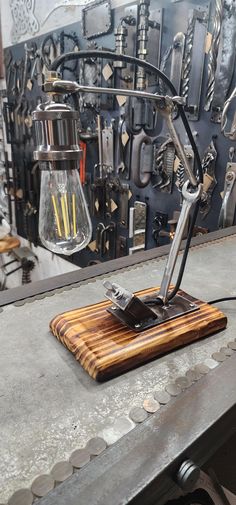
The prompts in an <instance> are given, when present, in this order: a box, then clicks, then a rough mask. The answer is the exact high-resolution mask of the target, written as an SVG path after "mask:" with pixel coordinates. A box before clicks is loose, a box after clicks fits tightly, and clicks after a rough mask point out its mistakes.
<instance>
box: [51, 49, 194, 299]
mask: <svg viewBox="0 0 236 505" xmlns="http://www.w3.org/2000/svg"><path fill="white" fill-rule="evenodd" d="M83 58H103V59H109V60H113V61H124V62H126V63H130V64H132V65H135V66H136V67H137V66H138V67H142V68H144V69H145V70H147V71H148V72H150V73H153V74H155V75H156V76H158V77H159V78H160V79H162V81H163V82H164V83H165V84H166V85H167V86H168V88H169V90H170V91H171V93H172V95H173V96H177V95H178V93H177V91H176V88H175V86H174V85H173V84H172V82H171V81H170V79H169V78H168V77H167V75H165V74H164V73H163V72H162V71H161V70H160V69H159V68H157V67H155V66H154V65H152V64H151V63H148V62H147V61H143V60H139V59H138V58H135V57H133V56H127V55H120V54H116V53H113V52H112V51H97V50H94V51H93V50H88V51H79V52H69V53H65V54H62V55H60V56H58V58H56V59H55V60H54V61H53V63H52V64H51V70H53V71H56V70H57V69H58V68H59V67H60V66H61V65H62V64H63V63H64V62H65V61H69V60H79V59H83ZM177 108H178V112H179V115H180V117H181V119H182V122H183V125H184V127H185V130H186V133H187V135H188V138H189V142H190V144H191V147H192V149H193V153H194V159H195V161H196V164H197V178H198V182H199V183H202V182H203V169H202V164H201V159H200V155H199V152H198V148H197V145H196V142H195V140H194V137H193V134H192V131H191V128H190V125H189V122H188V119H187V117H186V114H185V112H184V108H183V106H182V105H181V104H177ZM199 205H200V202H199V201H198V202H197V203H196V206H195V209H194V213H193V216H192V219H191V223H190V227H189V231H188V236H187V241H186V246H185V250H184V254H183V258H182V261H181V265H180V270H179V274H178V278H177V281H176V285H175V288H174V289H173V290H172V291H171V293H169V295H168V300H171V299H172V298H173V297H174V296H175V295H176V293H177V291H178V290H179V288H180V285H181V282H182V278H183V274H184V269H185V265H186V261H187V257H188V252H189V248H190V243H191V238H192V234H193V229H194V226H195V223H196V219H197V215H198V210H199Z"/></svg>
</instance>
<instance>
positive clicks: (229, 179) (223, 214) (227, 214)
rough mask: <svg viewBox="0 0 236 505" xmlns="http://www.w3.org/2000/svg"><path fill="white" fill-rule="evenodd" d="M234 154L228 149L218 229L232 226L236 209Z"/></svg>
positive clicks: (233, 151)
mask: <svg viewBox="0 0 236 505" xmlns="http://www.w3.org/2000/svg"><path fill="white" fill-rule="evenodd" d="M234 154H235V150H234V147H233V148H230V150H229V159H230V161H229V162H228V163H227V166H226V173H225V186H224V193H223V200H222V206H221V209H220V215H219V221H218V226H219V228H227V227H228V226H233V224H234V216H235V208H236V184H235V181H236V163H233V159H234Z"/></svg>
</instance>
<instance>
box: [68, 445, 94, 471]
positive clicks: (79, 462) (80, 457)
mask: <svg viewBox="0 0 236 505" xmlns="http://www.w3.org/2000/svg"><path fill="white" fill-rule="evenodd" d="M89 461H90V453H89V451H88V450H87V449H76V451H74V452H72V454H71V456H70V462H71V464H72V465H73V466H74V467H75V468H82V467H83V466H84V465H87V463H89Z"/></svg>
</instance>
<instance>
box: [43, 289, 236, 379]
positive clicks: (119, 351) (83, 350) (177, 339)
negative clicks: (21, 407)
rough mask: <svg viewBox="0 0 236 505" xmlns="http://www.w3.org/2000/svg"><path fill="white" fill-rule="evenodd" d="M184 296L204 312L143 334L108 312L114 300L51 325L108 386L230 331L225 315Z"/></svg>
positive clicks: (59, 318) (149, 291) (67, 315)
mask: <svg viewBox="0 0 236 505" xmlns="http://www.w3.org/2000/svg"><path fill="white" fill-rule="evenodd" d="M156 292H157V288H149V289H146V290H144V291H141V292H138V293H136V294H137V296H139V297H141V296H146V295H151V294H153V295H154V293H155V294H156ZM179 294H180V295H183V296H184V297H185V298H187V299H188V300H190V301H191V302H193V303H195V304H197V305H198V307H199V309H198V310H196V311H194V312H190V313H188V314H185V315H182V316H179V317H178V318H176V319H172V320H169V321H166V322H163V323H162V324H160V325H158V326H155V327H152V328H149V329H147V330H144V331H142V332H139V333H136V332H135V331H133V330H131V329H129V328H127V327H126V326H124V325H123V324H122V323H121V322H119V321H118V320H117V319H116V318H115V317H114V316H113V315H112V314H109V313H108V312H107V310H106V309H107V308H108V307H110V306H111V305H112V304H111V302H109V301H104V302H101V303H97V304H95V305H88V306H87V307H83V308H80V309H75V310H72V311H70V312H64V313H63V314H60V315H58V316H56V317H55V318H54V319H53V320H52V321H51V323H50V328H51V331H52V333H53V334H54V335H55V336H56V337H57V338H58V340H60V341H61V342H62V343H63V344H64V345H65V347H67V349H69V351H71V352H72V353H73V354H74V356H75V359H76V360H77V361H79V363H80V364H81V365H82V366H83V368H84V369H85V370H86V371H87V372H88V373H89V375H90V376H91V377H93V378H94V379H96V380H98V381H104V380H107V379H110V378H111V377H114V376H116V375H119V374H121V373H122V372H126V371H128V370H130V369H132V368H134V367H136V366H137V365H139V364H141V363H145V362H147V361H149V360H151V359H153V358H155V357H156V356H158V355H160V354H164V353H166V352H168V351H171V350H172V349H175V348H176V347H180V346H182V345H185V344H188V343H190V342H193V341H195V340H199V339H200V338H203V337H206V336H208V335H211V334H212V333H216V332H217V331H219V330H222V329H224V328H225V327H226V325H227V318H226V316H225V315H224V314H223V313H222V312H221V311H220V310H218V309H217V308H215V307H212V305H208V304H207V303H206V302H202V301H200V300H196V299H195V298H193V297H191V296H190V295H188V294H186V293H184V292H183V291H179Z"/></svg>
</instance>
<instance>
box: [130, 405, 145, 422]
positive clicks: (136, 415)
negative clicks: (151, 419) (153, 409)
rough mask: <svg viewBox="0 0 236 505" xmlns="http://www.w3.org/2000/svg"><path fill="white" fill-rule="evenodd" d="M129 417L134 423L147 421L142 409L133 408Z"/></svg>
mask: <svg viewBox="0 0 236 505" xmlns="http://www.w3.org/2000/svg"><path fill="white" fill-rule="evenodd" d="M129 417H130V419H132V421H134V423H142V422H143V421H145V419H147V417H148V414H147V412H146V410H144V409H143V408H142V407H133V408H132V409H131V411H130V413H129Z"/></svg>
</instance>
